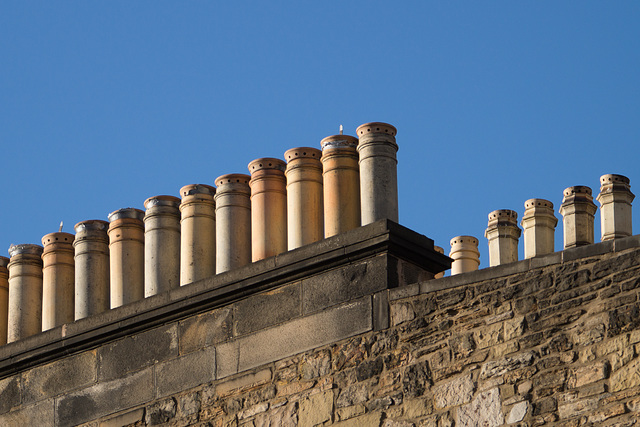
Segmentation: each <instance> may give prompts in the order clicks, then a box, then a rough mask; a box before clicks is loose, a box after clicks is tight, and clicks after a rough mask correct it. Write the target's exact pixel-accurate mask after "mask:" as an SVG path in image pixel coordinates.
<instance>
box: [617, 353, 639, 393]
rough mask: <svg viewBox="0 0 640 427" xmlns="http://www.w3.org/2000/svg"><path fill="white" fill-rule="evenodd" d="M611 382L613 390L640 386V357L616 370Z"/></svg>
mask: <svg viewBox="0 0 640 427" xmlns="http://www.w3.org/2000/svg"><path fill="white" fill-rule="evenodd" d="M609 382H610V387H611V391H612V392H617V391H621V390H626V389H628V388H632V387H637V386H640V358H636V359H635V360H633V361H632V362H631V363H629V364H627V365H626V366H624V367H623V368H621V369H619V370H618V371H616V372H614V373H613V374H612V375H611V379H610V380H609Z"/></svg>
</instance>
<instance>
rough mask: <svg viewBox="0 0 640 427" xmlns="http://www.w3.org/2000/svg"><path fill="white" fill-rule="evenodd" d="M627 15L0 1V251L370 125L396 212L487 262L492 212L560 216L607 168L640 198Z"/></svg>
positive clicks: (608, 9)
mask: <svg viewBox="0 0 640 427" xmlns="http://www.w3.org/2000/svg"><path fill="white" fill-rule="evenodd" d="M398 3H399V4H398ZM639 22H640V3H638V2H631V1H617V2H593V1H580V2H578V1H574V2H551V1H535V2H534V1H518V2H513V1H495V2H470V1H468V2H435V1H407V2H394V3H391V2H380V1H368V2H355V1H344V2H337V1H326V2H313V3H312V2H300V1H273V2H268V3H267V2H246V1H245V2H214V1H207V2H205V1H189V2H168V1H136V2H129V1H109V2H95V1H93V2H88V1H76V2H69V1H59V2H58V1H57V2H49V1H25V2H18V1H7V2H3V3H2V4H0V144H1V147H2V154H1V155H0V158H1V159H2V163H1V167H0V176H1V177H2V182H3V184H4V197H3V202H2V206H3V209H1V210H0V248H8V247H9V245H10V244H11V243H38V242H39V241H40V239H41V237H42V236H43V235H44V234H46V233H49V232H52V231H57V229H58V224H59V222H60V221H61V220H63V221H64V223H65V228H64V229H65V231H69V232H73V225H74V224H75V223H77V222H79V221H82V220H86V219H105V220H106V217H107V214H108V213H109V212H111V211H114V210H116V209H119V208H122V207H128V206H132V207H138V208H142V204H143V202H144V200H145V199H146V198H148V197H151V196H155V195H159V194H172V195H178V190H179V189H180V187H182V186H183V185H187V184H192V183H206V184H212V183H213V180H214V179H215V178H216V177H217V176H219V175H222V174H226V173H236V172H241V173H247V164H248V163H249V162H250V161H251V160H253V159H255V158H258V157H280V158H282V157H283V153H284V151H286V150H287V149H289V148H293V147H298V146H312V147H318V148H319V142H320V140H321V139H322V138H324V137H325V136H328V135H332V134H335V133H337V131H338V126H339V125H340V124H342V125H344V127H345V133H347V134H354V132H355V128H356V127H357V126H359V125H360V124H362V123H365V122H370V121H384V122H388V123H391V124H393V125H394V126H396V127H397V128H398V136H397V142H398V145H399V147H400V150H399V152H398V160H399V164H398V173H399V187H400V189H399V196H400V222H401V223H402V224H403V225H406V226H408V227H410V228H412V229H414V230H416V231H418V232H420V233H422V234H425V235H427V236H429V237H431V238H432V239H434V240H435V242H436V244H438V245H440V246H443V247H445V248H446V251H447V253H448V250H449V240H450V239H451V238H452V237H454V236H457V235H463V234H468V235H474V236H476V237H478V238H479V239H480V249H481V267H486V266H488V255H487V242H486V239H485V238H484V236H483V234H484V230H485V228H486V226H487V215H488V213H489V212H490V211H492V210H494V209H503V208H506V209H513V210H516V211H517V212H518V215H519V217H521V216H522V213H523V211H524V201H525V200H527V199H529V198H532V197H539V198H546V199H549V200H551V201H552V202H553V203H554V205H555V208H556V216H557V217H558V218H559V219H560V220H561V217H560V215H559V213H557V212H558V208H559V207H560V204H561V201H562V191H563V189H564V188H566V187H569V186H572V185H588V186H590V187H592V189H593V190H594V196H595V195H596V194H597V193H598V191H599V177H600V175H602V174H605V173H618V174H623V175H626V176H628V177H629V178H630V179H631V185H632V191H634V192H638V190H637V189H636V187H635V183H636V182H638V183H640V170H639V168H638V158H639V152H640V149H639V148H638V141H639V140H640V127H639V122H640V121H639V120H638V119H639V113H640V79H639V78H638V77H639V72H638V70H639V69H640V25H639V24H638V23H639ZM638 188H640V186H639V187H638ZM639 216H640V210H639V209H635V212H634V224H635V225H636V229H638V227H640V222H639V221H640V218H639ZM598 222H599V212H598V213H597V214H596V223H598ZM596 241H599V226H597V227H596ZM521 246H522V242H521ZM561 246H562V227H561V221H560V224H559V226H558V228H557V230H556V248H557V249H560V248H561ZM2 251H6V249H2ZM5 253H6V252H5ZM521 253H522V250H521Z"/></svg>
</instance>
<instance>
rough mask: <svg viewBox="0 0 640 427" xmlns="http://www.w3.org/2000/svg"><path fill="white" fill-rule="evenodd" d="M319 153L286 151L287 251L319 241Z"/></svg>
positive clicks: (321, 228)
mask: <svg viewBox="0 0 640 427" xmlns="http://www.w3.org/2000/svg"><path fill="white" fill-rule="evenodd" d="M321 156H322V152H321V151H320V150H318V149H317V148H311V147H298V148H292V149H290V150H287V151H286V152H285V153H284V158H285V160H286V161H287V168H286V170H285V173H284V174H285V176H286V179H287V241H288V245H287V248H288V250H292V249H295V248H299V247H300V246H304V245H307V244H309V243H313V242H317V241H319V240H322V238H323V237H324V220H323V214H324V208H323V202H322V163H321V162H320V157H321Z"/></svg>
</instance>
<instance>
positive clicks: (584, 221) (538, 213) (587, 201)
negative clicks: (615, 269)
mask: <svg viewBox="0 0 640 427" xmlns="http://www.w3.org/2000/svg"><path fill="white" fill-rule="evenodd" d="M591 194H592V193H591V188H589V187H587V186H584V185H578V186H575V187H569V188H567V189H566V190H564V198H563V199H562V205H561V206H560V214H561V215H562V217H563V228H564V248H565V249H569V248H575V247H577V246H584V245H589V244H592V243H593V242H594V228H593V222H594V217H595V213H596V210H597V207H596V205H595V203H593V197H592V195H591ZM634 197H635V196H634V195H633V193H632V192H631V190H630V185H629V178H627V177H625V176H622V175H615V174H607V175H603V176H601V177H600V194H598V197H597V198H596V200H597V201H598V202H599V203H600V221H601V223H600V229H601V238H602V241H603V242H604V241H607V240H612V239H616V238H619V237H627V236H631V235H632V230H631V202H632V201H633V199H634ZM524 207H525V211H524V215H523V217H522V221H521V223H520V224H521V225H522V229H523V230H524V257H525V258H532V257H535V256H538V255H544V254H548V253H551V252H553V251H554V234H555V227H556V225H557V223H558V219H557V218H556V217H555V215H554V213H553V203H551V202H550V201H548V200H544V199H529V200H527V201H526V202H525V203H524ZM517 219H518V214H517V213H516V212H515V211H512V210H509V209H500V210H496V211H493V212H491V213H490V214H489V224H488V226H487V229H486V231H485V237H486V238H487V240H488V241H489V265H490V266H491V267H493V266H496V265H500V264H506V263H510V262H514V261H517V260H518V240H519V238H520V235H521V232H522V231H521V230H520V228H519V227H518V221H517ZM449 256H450V257H451V258H452V259H453V263H452V265H451V275H455V274H459V273H465V272H467V271H474V270H477V269H478V266H479V265H480V252H478V239H476V238H475V237H473V236H457V237H454V238H453V239H451V253H450V254H449Z"/></svg>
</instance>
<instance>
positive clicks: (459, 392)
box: [433, 374, 474, 409]
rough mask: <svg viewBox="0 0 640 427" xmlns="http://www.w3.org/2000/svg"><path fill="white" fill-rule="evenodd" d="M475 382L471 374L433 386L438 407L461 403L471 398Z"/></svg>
mask: <svg viewBox="0 0 640 427" xmlns="http://www.w3.org/2000/svg"><path fill="white" fill-rule="evenodd" d="M473 390H474V384H473V380H472V379H471V374H468V375H464V376H462V377H459V378H456V379H455V380H453V381H448V382H445V383H443V384H439V385H437V386H435V387H433V399H434V401H435V403H436V408H438V409H441V408H446V407H449V406H456V405H461V404H463V403H467V402H469V401H470V400H471V397H472V396H473Z"/></svg>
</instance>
